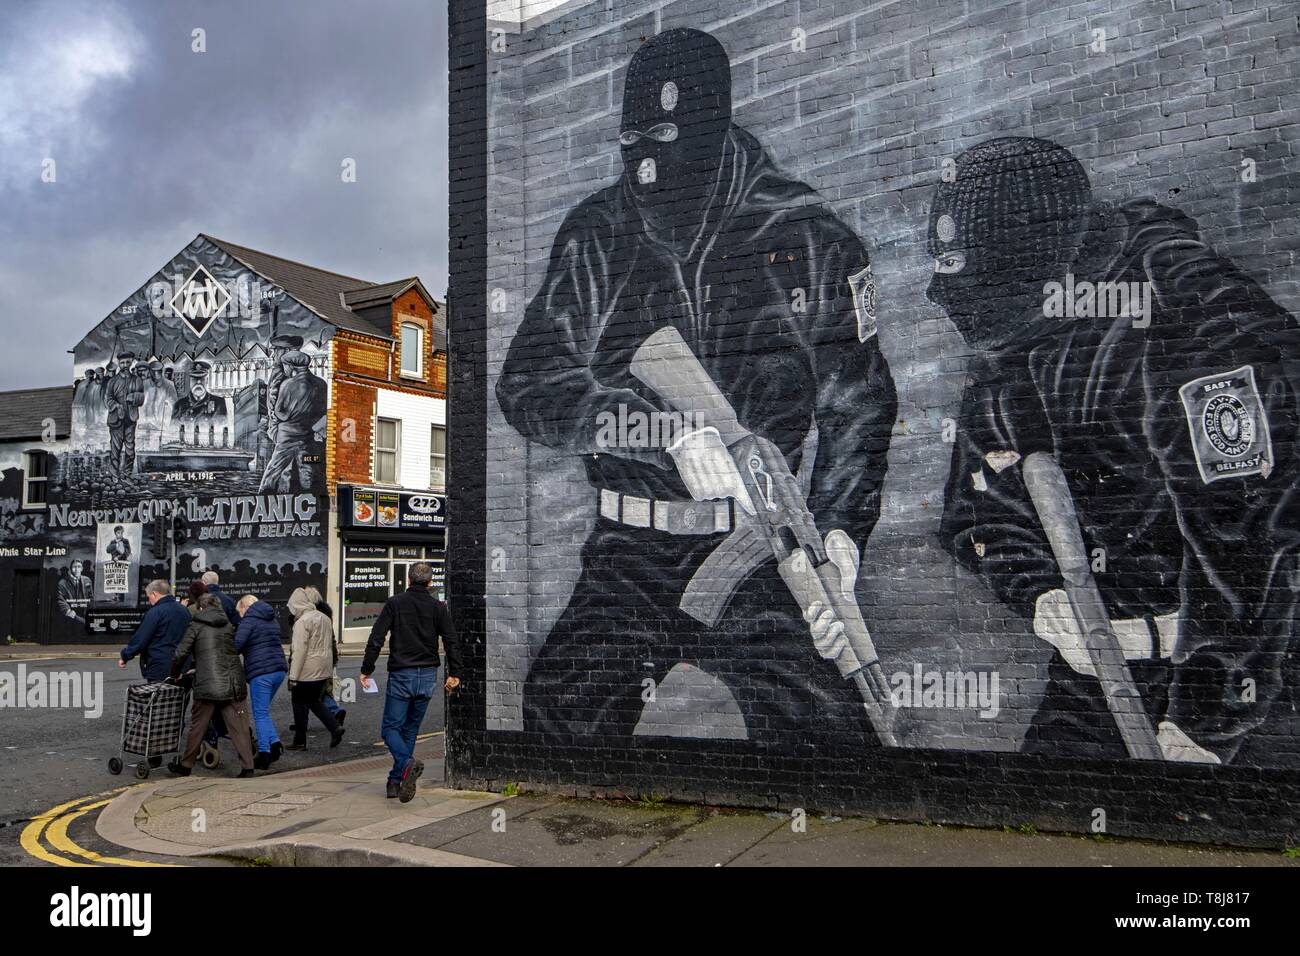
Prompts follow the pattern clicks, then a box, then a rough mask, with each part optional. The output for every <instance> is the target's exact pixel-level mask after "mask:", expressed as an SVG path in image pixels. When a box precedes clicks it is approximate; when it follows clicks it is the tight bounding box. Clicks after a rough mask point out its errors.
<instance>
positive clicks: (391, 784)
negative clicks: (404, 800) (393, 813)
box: [384, 780, 399, 800]
mask: <svg viewBox="0 0 1300 956" xmlns="http://www.w3.org/2000/svg"><path fill="white" fill-rule="evenodd" d="M398 786H399V784H398V783H397V781H396V780H390V781H388V787H387V789H386V791H385V793H384V796H386V797H387V798H388V799H389V800H392V799H394V798H396V796H397V788H398Z"/></svg>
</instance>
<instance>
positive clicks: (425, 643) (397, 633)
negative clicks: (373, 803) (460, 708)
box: [361, 562, 461, 803]
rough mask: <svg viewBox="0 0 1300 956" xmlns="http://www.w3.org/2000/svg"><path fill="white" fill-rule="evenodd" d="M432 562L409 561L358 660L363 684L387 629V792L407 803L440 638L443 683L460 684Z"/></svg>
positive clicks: (418, 767) (417, 768)
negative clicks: (434, 589) (400, 587)
mask: <svg viewBox="0 0 1300 956" xmlns="http://www.w3.org/2000/svg"><path fill="white" fill-rule="evenodd" d="M432 580H433V567H432V566H431V565H429V564H425V563H423V562H421V563H419V564H413V565H411V572H410V582H411V583H410V586H409V587H407V589H406V590H405V591H404V592H403V593H401V594H396V595H394V596H393V597H391V598H389V599H388V600H387V601H386V602H385V603H384V609H383V611H382V612H380V615H379V620H377V621H376V622H375V626H374V627H373V628H371V629H370V640H369V641H367V642H366V656H365V659H364V660H363V661H362V662H361V686H362V687H365V688H369V687H370V675H371V674H373V673H374V672H375V662H376V661H377V660H378V658H379V652H380V650H382V649H383V646H384V641H385V639H386V638H387V637H388V635H389V633H390V632H391V634H392V637H393V642H392V645H391V646H390V647H389V650H388V691H387V693H386V694H385V695H384V721H383V725H382V728H381V731H380V736H382V737H383V738H384V743H385V744H386V745H387V746H388V750H389V752H390V753H391V754H392V755H393V769H392V770H390V771H389V773H388V796H389V797H397V798H398V799H399V800H401V802H402V803H409V802H410V800H411V799H412V798H413V797H414V796H415V787H416V781H417V780H418V779H419V777H420V774H422V773H423V772H424V764H423V763H421V762H420V761H419V760H416V759H415V738H416V735H417V734H419V732H420V723H421V722H422V721H423V720H424V712H425V711H426V710H428V708H429V701H431V700H432V699H433V691H434V687H435V686H436V685H437V682H438V665H439V663H441V661H440V659H439V657H438V638H439V637H441V638H442V639H443V645H444V646H445V648H446V650H447V679H446V681H445V682H444V684H443V687H444V689H446V690H448V691H453V690H455V689H456V688H457V687H459V686H460V678H459V677H456V676H455V675H456V674H459V673H460V666H461V665H460V645H459V643H458V642H457V640H456V630H455V628H454V627H453V626H452V623H451V613H450V612H449V611H448V610H447V605H446V604H444V603H443V602H442V601H439V600H438V599H437V598H435V597H434V596H433V595H432V594H430V593H429V582H430V581H432Z"/></svg>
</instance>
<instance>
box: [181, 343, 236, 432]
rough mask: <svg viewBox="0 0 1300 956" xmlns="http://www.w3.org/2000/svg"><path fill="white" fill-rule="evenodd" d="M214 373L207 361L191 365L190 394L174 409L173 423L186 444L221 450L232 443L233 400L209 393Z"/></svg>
mask: <svg viewBox="0 0 1300 956" xmlns="http://www.w3.org/2000/svg"><path fill="white" fill-rule="evenodd" d="M211 371H212V367H211V366H210V365H209V364H208V363H207V362H202V361H200V362H194V363H193V364H191V365H190V368H189V380H190V381H189V392H188V393H187V394H186V395H185V397H184V398H181V399H179V400H177V402H176V405H175V407H174V408H173V409H172V414H171V420H172V423H173V425H175V428H176V434H177V438H178V440H179V442H180V444H182V445H197V446H202V447H208V448H221V447H225V445H226V444H227V442H228V441H229V426H230V404H229V400H228V399H227V398H226V397H225V396H224V395H216V394H214V393H212V392H210V391H208V375H209V374H210V373H211Z"/></svg>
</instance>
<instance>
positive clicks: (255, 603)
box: [235, 594, 289, 770]
mask: <svg viewBox="0 0 1300 956" xmlns="http://www.w3.org/2000/svg"><path fill="white" fill-rule="evenodd" d="M235 608H236V614H237V615H238V616H239V618H240V621H239V627H238V628H237V629H236V631H235V650H236V651H238V652H239V653H240V654H242V655H243V656H244V676H245V677H247V678H248V687H249V691H250V696H251V697H252V701H253V725H254V727H256V728H257V756H256V757H255V758H254V760H253V766H254V767H256V768H257V769H258V770H265V769H266V768H267V767H269V766H271V764H272V763H273V762H275V761H276V760H279V759H280V755H281V754H282V753H283V752H284V745H283V744H281V743H280V735H279V734H278V733H277V732H276V729H275V721H274V720H272V719H271V701H272V700H274V699H275V695H276V692H277V691H279V689H280V685H281V684H283V683H284V678H285V675H286V674H287V673H288V672H289V664H288V662H287V661H286V660H285V659H284V646H283V645H282V644H281V635H280V622H279V621H278V620H276V616H275V608H273V607H272V606H271V605H269V604H267V603H266V602H265V601H259V600H258V599H257V598H255V597H253V595H251V594H245V595H244V596H243V597H242V598H240V599H239V602H238V603H237V604H236V605H235Z"/></svg>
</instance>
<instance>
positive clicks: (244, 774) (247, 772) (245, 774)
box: [239, 767, 253, 780]
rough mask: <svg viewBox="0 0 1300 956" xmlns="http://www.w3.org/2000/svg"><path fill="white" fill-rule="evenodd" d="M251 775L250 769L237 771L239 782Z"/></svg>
mask: <svg viewBox="0 0 1300 956" xmlns="http://www.w3.org/2000/svg"><path fill="white" fill-rule="evenodd" d="M252 775H253V768H252V767H245V768H244V769H243V770H241V771H239V779H240V780H242V779H244V778H245V777H251V776H252Z"/></svg>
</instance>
